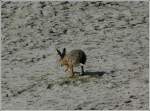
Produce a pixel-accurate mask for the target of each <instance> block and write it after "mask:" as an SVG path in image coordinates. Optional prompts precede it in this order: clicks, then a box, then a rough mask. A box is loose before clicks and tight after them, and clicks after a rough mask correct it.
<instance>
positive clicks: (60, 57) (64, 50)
mask: <svg viewBox="0 0 150 111" xmlns="http://www.w3.org/2000/svg"><path fill="white" fill-rule="evenodd" d="M56 51H57V53H58V55H59V60H58V62H59V64H60V65H61V66H62V65H64V57H65V55H66V48H64V49H63V51H62V53H61V52H60V51H59V50H58V49H56Z"/></svg>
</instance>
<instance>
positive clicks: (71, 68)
mask: <svg viewBox="0 0 150 111" xmlns="http://www.w3.org/2000/svg"><path fill="white" fill-rule="evenodd" d="M70 72H71V77H73V76H74V71H73V65H71V66H70Z"/></svg>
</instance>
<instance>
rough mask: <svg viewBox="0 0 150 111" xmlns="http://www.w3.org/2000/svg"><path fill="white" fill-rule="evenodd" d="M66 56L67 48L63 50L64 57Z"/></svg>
mask: <svg viewBox="0 0 150 111" xmlns="http://www.w3.org/2000/svg"><path fill="white" fill-rule="evenodd" d="M65 55H66V48H64V49H63V52H62V56H65Z"/></svg>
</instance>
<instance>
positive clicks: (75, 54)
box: [56, 48, 86, 77]
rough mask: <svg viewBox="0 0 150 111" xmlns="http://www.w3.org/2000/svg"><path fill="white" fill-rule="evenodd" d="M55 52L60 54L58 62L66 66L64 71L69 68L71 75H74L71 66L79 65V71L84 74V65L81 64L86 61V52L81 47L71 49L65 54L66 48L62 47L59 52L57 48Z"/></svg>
mask: <svg viewBox="0 0 150 111" xmlns="http://www.w3.org/2000/svg"><path fill="white" fill-rule="evenodd" d="M56 50H57V53H58V55H59V56H60V59H59V63H60V64H61V66H62V65H64V66H65V67H66V69H65V72H66V71H68V69H69V70H70V73H71V77H72V76H74V70H73V68H74V67H76V66H78V65H81V73H82V74H84V67H83V65H84V64H85V63H86V54H85V52H84V51H82V50H81V49H77V50H72V51H71V52H69V53H68V54H66V48H64V49H63V52H62V53H61V52H60V51H59V50H58V49H56Z"/></svg>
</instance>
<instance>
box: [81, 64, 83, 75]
mask: <svg viewBox="0 0 150 111" xmlns="http://www.w3.org/2000/svg"><path fill="white" fill-rule="evenodd" d="M83 74H84V66H83V64H82V65H81V75H83Z"/></svg>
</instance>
